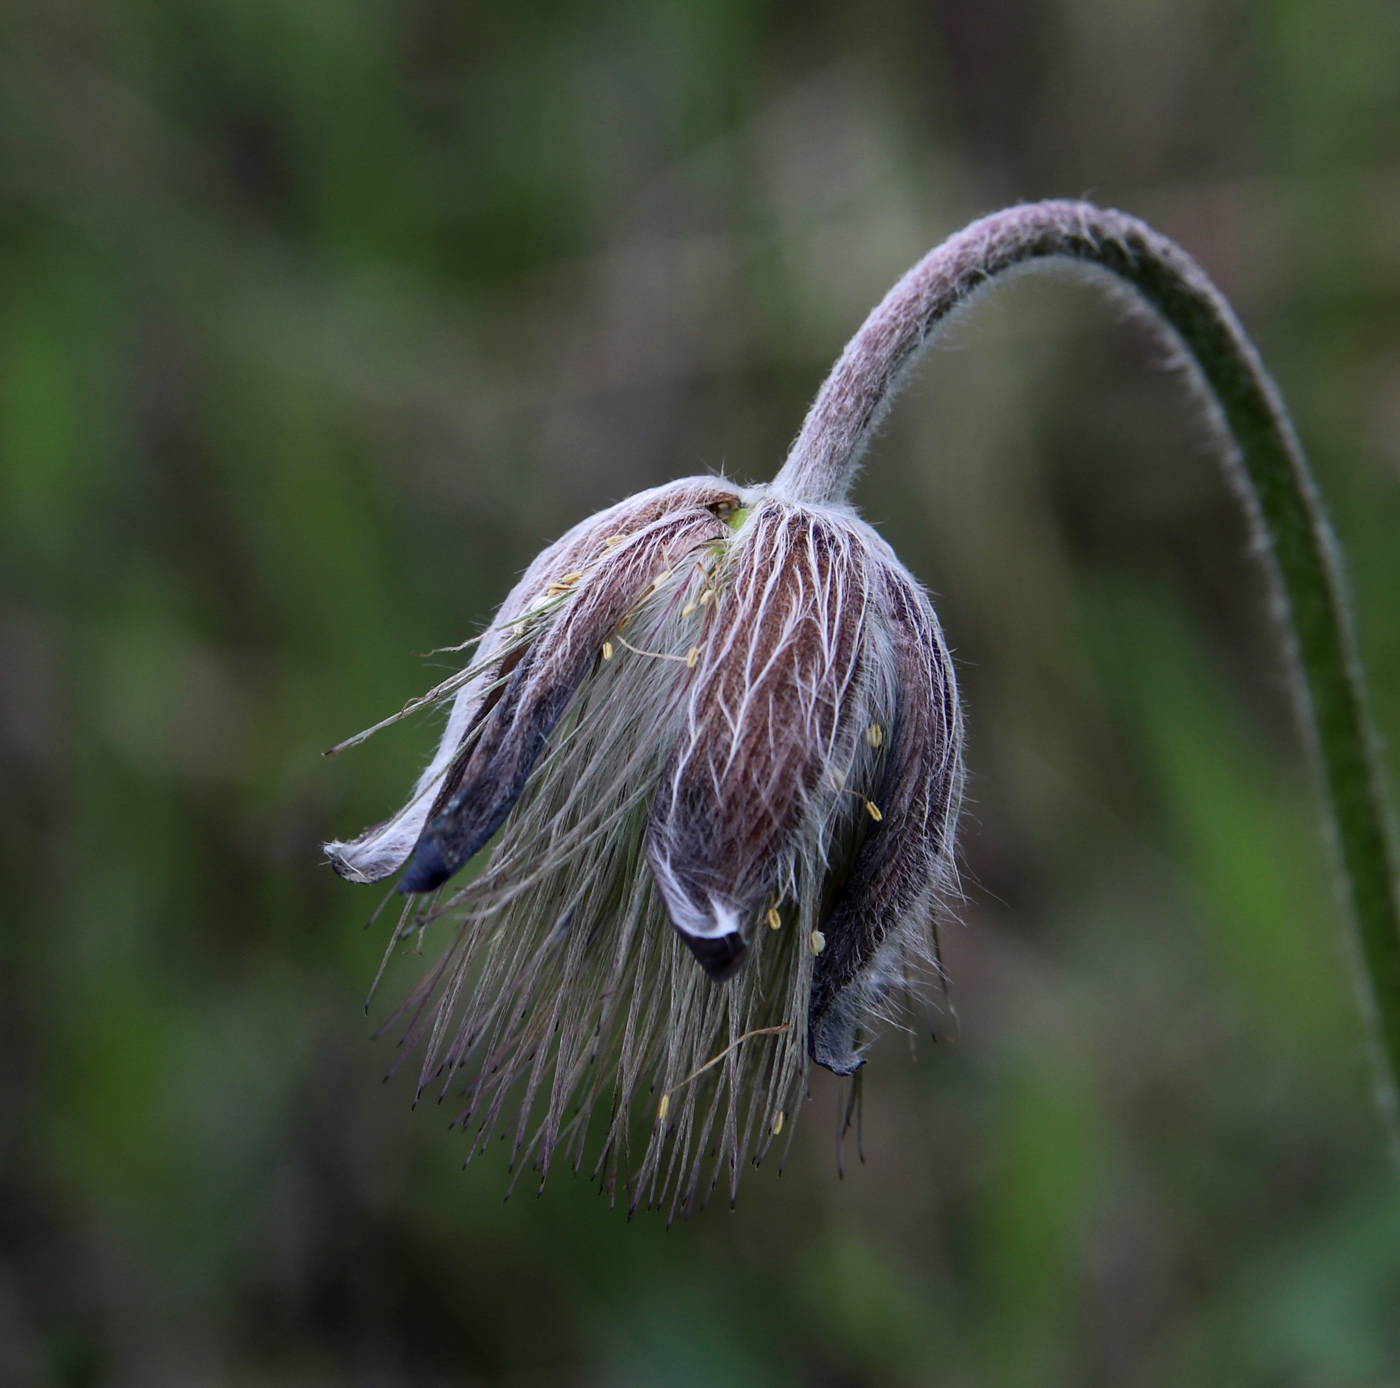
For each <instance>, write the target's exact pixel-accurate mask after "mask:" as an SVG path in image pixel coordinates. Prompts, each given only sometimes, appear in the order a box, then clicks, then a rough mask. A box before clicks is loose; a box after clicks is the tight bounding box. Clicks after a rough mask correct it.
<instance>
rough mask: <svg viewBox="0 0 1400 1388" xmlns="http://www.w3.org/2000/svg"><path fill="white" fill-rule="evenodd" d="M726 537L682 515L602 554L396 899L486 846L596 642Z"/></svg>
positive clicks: (481, 743)
mask: <svg viewBox="0 0 1400 1388" xmlns="http://www.w3.org/2000/svg"><path fill="white" fill-rule="evenodd" d="M711 491H712V493H713V492H714V491H715V489H714V488H713V487H712V488H711ZM719 495H720V496H723V495H724V494H723V493H719ZM713 504H715V503H714V500H713V496H712V498H711V505H713ZM725 533H726V532H725V526H724V523H723V521H721V520H720V519H718V517H717V516H716V515H715V514H714V512H713V510H712V509H709V508H708V507H706V506H697V505H691V506H687V507H685V508H684V509H682V510H680V511H679V512H678V513H671V514H667V515H665V516H664V517H663V518H661V519H659V520H654V521H652V522H651V523H650V524H648V525H646V526H644V527H643V528H642V529H641V530H640V531H637V532H635V533H633V534H631V535H630V536H628V537H627V538H625V539H623V540H621V541H619V542H618V543H617V544H616V546H615V547H612V548H606V549H605V550H604V552H603V553H602V554H601V555H600V556H599V557H598V559H597V562H596V563H595V564H594V565H593V566H592V567H591V568H589V569H588V570H586V571H585V572H583V574H582V576H581V577H580V578H578V579H577V580H576V584H575V586H574V588H573V590H572V592H571V593H569V594H566V595H564V596H565V601H564V602H563V603H562V604H561V606H560V608H559V611H558V613H557V615H555V616H554V617H553V619H552V620H551V621H550V622H549V623H548V624H547V625H546V626H545V627H544V629H543V631H542V632H541V633H540V635H539V636H538V637H537V639H536V640H535V641H534V642H533V643H532V644H531V645H530V647H529V648H528V649H527V650H526V652H525V654H524V656H523V657H522V658H521V660H520V663H519V666H518V667H517V668H516V670H515V671H514V673H513V674H512V675H511V676H510V682H509V684H508V685H507V686H506V688H505V692H504V694H503V695H502V696H501V698H500V700H499V702H498V703H497V705H496V706H495V707H494V708H492V709H491V710H490V711H489V712H488V713H487V714H486V716H485V717H484V718H483V719H482V722H481V725H480V728H479V731H478V734H477V736H476V739H475V741H474V743H473V744H472V745H471V746H470V748H469V749H467V750H466V751H465V755H464V756H463V758H462V760H461V762H460V764H459V765H458V766H457V767H455V768H454V769H453V771H452V772H451V773H450V775H449V777H448V779H447V781H446V783H445V785H444V787H443V790H442V791H441V792H440V794H439V796H438V801H437V804H436V805H435V807H434V809H433V812H432V815H431V817H430V818H429V820H428V823H427V825H426V827H425V828H424V830H423V833H422V836H421V838H420V840H419V842H418V844H417V846H416V847H415V850H414V855H413V859H412V861H411V863H410V864H409V868H408V871H407V873H406V874H405V875H404V879H403V882H402V883H401V884H400V888H399V890H400V891H402V892H406V893H413V892H426V891H431V890H433V889H434V888H436V887H438V886H440V885H441V884H442V883H443V882H444V881H446V880H447V879H448V878H449V877H451V876H452V875H453V874H454V873H455V872H457V871H458V870H459V869H460V868H461V867H462V866H463V865H464V864H465V863H466V862H467V861H468V860H469V859H470V858H471V857H472V856H473V855H474V854H476V853H477V852H478V851H479V850H480V849H481V848H482V847H483V846H484V845H485V844H486V842H487V840H488V839H490V838H491V836H492V835H493V834H494V833H495V832H496V830H497V829H499V828H500V827H501V825H502V824H503V823H504V822H505V818H506V816H507V815H508V814H509V813H510V811H511V808H512V806H514V804H515V802H516V800H517V799H518V798H519V797H520V793H521V791H522V790H523V789H524V788H525V782H526V780H527V778H528V777H529V774H530V770H531V768H532V767H533V766H534V764H535V761H536V759H537V757H538V756H539V754H540V751H541V750H542V749H543V747H544V745H545V740H546V738H547V737H548V736H549V734H550V732H551V730H552V729H553V728H554V725H555V724H556V723H557V722H558V721H559V719H560V717H561V716H562V715H563V713H564V710H565V709H566V708H567V707H568V704H569V702H570V700H571V699H572V698H573V697H574V695H575V694H576V693H577V691H578V688H579V686H580V685H581V684H582V682H583V679H584V677H585V675H587V673H588V672H589V670H590V669H591V668H592V667H593V665H594V663H595V662H596V661H597V659H598V658H599V654H600V652H601V650H602V647H603V643H604V642H605V641H607V640H608V638H609V637H610V636H612V635H613V634H614V633H615V632H616V630H617V628H618V626H619V624H620V623H621V622H622V621H623V620H624V619H625V618H626V617H627V616H628V614H629V613H630V612H631V611H632V610H633V609H634V608H635V607H636V605H637V604H638V603H639V602H640V601H641V600H642V598H644V597H645V596H646V595H647V593H648V592H649V591H651V590H653V589H654V588H655V587H656V586H657V584H658V582H660V581H664V578H665V577H666V576H668V575H669V574H670V572H671V571H672V570H674V568H675V567H676V566H677V565H678V564H680V563H682V562H684V561H685V560H686V558H687V557H688V556H689V555H691V554H692V553H693V552H694V551H695V550H696V549H698V548H703V547H705V546H707V545H711V544H714V543H715V542H716V541H717V540H719V539H720V538H722V536H723V535H724V534H725Z"/></svg>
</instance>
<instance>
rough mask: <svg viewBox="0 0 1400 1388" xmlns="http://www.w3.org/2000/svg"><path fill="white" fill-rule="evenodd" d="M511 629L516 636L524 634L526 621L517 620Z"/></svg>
mask: <svg viewBox="0 0 1400 1388" xmlns="http://www.w3.org/2000/svg"><path fill="white" fill-rule="evenodd" d="M511 631H512V632H513V633H514V634H515V635H516V636H524V635H525V623H524V622H517V623H516V624H515V625H514V626H513V627H511Z"/></svg>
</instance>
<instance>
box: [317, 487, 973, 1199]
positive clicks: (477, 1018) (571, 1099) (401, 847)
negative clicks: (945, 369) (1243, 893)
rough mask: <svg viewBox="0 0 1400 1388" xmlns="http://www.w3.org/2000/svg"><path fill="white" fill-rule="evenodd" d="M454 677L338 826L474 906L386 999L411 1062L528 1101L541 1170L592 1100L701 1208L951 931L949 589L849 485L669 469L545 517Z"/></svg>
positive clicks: (340, 865) (651, 1165) (471, 1114)
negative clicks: (804, 498) (591, 504)
mask: <svg viewBox="0 0 1400 1388" xmlns="http://www.w3.org/2000/svg"><path fill="white" fill-rule="evenodd" d="M449 697H450V698H452V700H453V702H452V706H451V713H450V715H449V717H448V720H447V727H446V730H445V732H444V735H443V738H442V742H441V745H440V746H439V748H438V751H437V754H436V756H435V757H434V758H433V760H432V762H431V764H430V765H429V766H428V768H427V769H426V771H425V772H424V773H423V775H422V777H421V778H420V779H419V783H418V785H417V787H416V788H415V790H414V793H413V795H412V796H411V798H410V799H409V802H408V804H407V805H405V806H404V808H403V809H401V810H400V811H399V812H398V813H397V814H396V815H395V816H394V817H393V818H391V819H389V820H388V821H386V822H385V823H384V824H381V825H379V826H378V827H376V828H374V829H371V830H369V831H368V832H366V833H365V834H362V835H361V836H360V837H359V838H357V839H355V840H353V841H352V842H348V843H332V844H328V845H327V852H328V853H329V855H330V858H331V862H332V863H333V864H334V866H335V868H336V870H337V871H338V872H339V873H340V874H341V875H342V876H344V877H347V878H349V879H350V880H352V881H358V882H373V881H376V880H379V879H381V878H384V877H387V876H388V875H390V874H392V873H394V872H396V871H397V870H398V869H400V868H404V867H405V865H406V868H405V871H404V873H403V876H402V878H401V880H400V890H401V891H403V892H405V893H407V894H410V902H409V905H408V907H407V908H406V911H405V916H404V919H403V921H402V922H401V926H400V929H399V931H398V932H396V935H397V936H398V937H400V938H401V937H403V936H404V935H406V934H408V933H410V932H416V931H421V930H423V929H425V928H426V927H427V926H428V925H430V924H436V923H438V922H442V923H443V924H444V925H446V926H447V927H448V928H449V929H450V930H451V931H452V932H453V933H452V936H451V943H450V944H449V945H448V946H447V947H446V948H445V949H444V950H443V952H442V953H441V955H440V956H439V958H438V960H437V962H436V963H435V965H434V966H433V967H432V968H431V969H430V970H429V971H428V972H427V974H426V975H425V976H424V978H423V979H422V980H421V982H420V983H419V984H418V987H417V988H416V990H415V991H414V992H413V994H412V995H411V996H410V998H409V999H408V1001H407V1002H406V1003H405V1004H404V1005H403V1006H402V1007H401V1008H400V1009H399V1013H398V1014H397V1015H399V1016H400V1017H403V1018H405V1019H406V1023H407V1025H406V1035H405V1040H406V1043H407V1044H408V1045H409V1046H412V1045H413V1044H415V1043H418V1042H422V1043H423V1047H424V1059H423V1069H422V1080H421V1084H422V1085H423V1086H427V1085H430V1084H432V1083H434V1082H435V1081H436V1083H437V1084H438V1085H439V1086H440V1087H441V1089H442V1090H443V1091H444V1092H451V1091H453V1090H454V1089H461V1090H462V1091H463V1093H464V1095H465V1101H464V1105H463V1111H462V1118H463V1121H464V1123H470V1124H471V1125H472V1126H473V1127H474V1128H475V1129H476V1130H477V1131H478V1134H479V1137H480V1140H481V1142H482V1143H484V1142H485V1141H486V1139H487V1138H489V1136H490V1134H491V1132H492V1131H493V1130H494V1129H495V1128H496V1127H497V1124H498V1121H499V1120H500V1119H501V1117H502V1116H503V1114H504V1112H505V1107H506V1105H507V1103H511V1104H513V1106H514V1109H515V1113H516V1117H515V1143H516V1154H517V1156H518V1157H523V1158H525V1159H527V1160H528V1161H530V1162H533V1163H534V1164H535V1165H537V1166H538V1167H539V1168H540V1169H541V1171H542V1172H543V1171H544V1170H546V1169H547V1168H548V1166H549V1164H550V1162H551V1160H552V1159H553V1157H554V1154H555V1152H556V1149H558V1148H559V1146H560V1144H564V1145H565V1146H566V1147H567V1150H568V1153H569V1157H570V1160H571V1161H572V1163H573V1165H574V1166H575V1168H577V1167H578V1166H579V1164H580V1162H581V1161H582V1160H583V1157H584V1152H585V1147H586V1145H587V1140H588V1138H589V1136H590V1133H592V1135H593V1137H594V1139H595V1141H596V1144H597V1148H598V1150H599V1151H600V1152H601V1153H602V1155H601V1157H599V1158H598V1159H597V1170H598V1171H599V1172H600V1173H601V1174H604V1175H605V1176H606V1179H607V1180H608V1182H609V1184H610V1185H614V1184H615V1182H616V1179H617V1174H618V1172H619V1170H621V1171H623V1172H624V1174H625V1175H629V1176H630V1177H631V1185H630V1191H629V1198H630V1201H631V1203H633V1204H635V1203H636V1202H637V1201H638V1200H640V1199H647V1200H649V1201H658V1200H661V1199H663V1198H665V1197H666V1195H667V1193H668V1191H669V1192H670V1195H671V1198H672V1201H673V1204H674V1203H678V1204H679V1206H680V1207H681V1208H688V1207H689V1205H690V1203H691V1202H692V1201H693V1200H694V1198H695V1196H696V1194H697V1192H699V1191H700V1189H701V1185H702V1182H704V1181H705V1180H706V1178H707V1177H708V1180H709V1185H708V1186H707V1187H706V1188H705V1191H704V1193H705V1194H708V1189H709V1188H711V1187H712V1186H713V1184H714V1182H715V1180H717V1179H718V1177H719V1175H720V1174H721V1172H722V1171H723V1170H724V1169H725V1168H726V1167H727V1168H729V1170H730V1172H731V1182H733V1181H736V1180H737V1172H738V1169H739V1165H740V1163H741V1162H742V1160H743V1158H744V1157H745V1155H747V1154H750V1153H752V1154H754V1155H756V1156H761V1155H762V1154H763V1152H764V1151H766V1150H767V1148H768V1146H769V1144H770V1143H771V1141H772V1138H773V1137H774V1136H775V1135H776V1134H777V1133H778V1131H779V1130H780V1129H781V1127H782V1126H783V1122H784V1118H785V1116H786V1115H791V1114H792V1113H793V1112H794V1110H795V1108H796V1106H797V1104H798V1103H799V1102H800V1099H801V1096H802V1092H803V1088H804V1080H805V1074H806V1067H807V1063H808V1059H809V1057H810V1058H811V1059H813V1060H815V1061H817V1062H818V1063H819V1064H821V1065H824V1066H826V1067H827V1068H829V1069H831V1070H834V1071H835V1072H836V1073H838V1074H848V1073H850V1072H852V1071H854V1070H855V1069H856V1068H857V1067H858V1066H859V1065H860V1064H861V1063H862V1057H861V1050H862V1044H863V1041H864V1040H865V1039H866V1038H867V1036H868V1034H869V1032H870V1029H871V1024H872V1022H873V1021H874V1019H875V1018H876V1017H878V1016H880V1015H881V1014H882V1013H884V1012H886V1011H887V1010H888V1009H889V1008H890V1006H891V1005H892V1003H893V1002H894V1000H895V998H896V995H897V994H899V993H900V991H901V990H902V989H903V988H904V987H905V986H906V985H907V984H908V983H909V982H910V981H911V975H912V974H913V973H915V972H917V971H919V970H920V969H921V968H923V967H924V966H925V965H926V964H927V963H928V961H929V959H930V944H931V936H930V933H929V932H930V929H931V920H932V911H933V908H934V906H935V903H936V902H937V901H938V900H939V898H940V896H941V895H942V894H943V893H944V892H945V891H946V890H947V888H948V886H949V883H950V876H951V872H952V858H953V828H954V822H955V819H956V810H957V804H958V797H959V793H960V785H961V761H960V745H961V727H960V718H959V712H958V704H957V695H956V689H955V683H954V676H953V667H952V662H951V659H950V657H949V654H948V651H947V648H946V646H945V645H944V642H943V638H942V636H941V633H940V631H939V627H938V622H937V619H936V618H935V616H934V614H933V610H932V608H931V607H930V605H929V602H928V599H927V597H926V596H925V594H924V592H923V590H922V589H921V588H920V586H919V584H918V583H917V582H916V581H915V580H914V579H913V578H912V577H911V576H910V574H909V573H908V572H907V570H905V568H904V567H903V566H902V565H901V564H900V563H899V561H898V560H897V559H896V558H895V556H894V554H893V553H892V551H891V550H890V549H889V547H888V546H887V545H886V544H885V543H884V541H883V540H881V539H880V538H879V536H878V535H877V534H876V533H875V532H874V531H873V530H872V529H871V528H870V527H869V526H867V525H865V524H864V523H863V522H862V521H860V520H859V519H858V518H857V517H856V516H855V515H854V514H853V513H852V512H851V511H850V510H849V509H848V508H846V507H844V506H826V507H816V506H811V505H802V504H798V503H794V502H790V501H787V500H784V499H783V498H781V497H779V496H777V495H775V494H773V493H772V491H771V490H770V489H768V488H762V487H760V488H752V489H744V488H738V487H735V486H732V485H731V484H729V483H727V482H725V481H724V480H722V479H718V478H697V479H691V480H687V481H681V482H675V483H672V484H670V485H669V486H664V487H659V488H656V489H655V490H653V491H649V492H644V493H642V494H641V495H639V496H636V497H633V498H632V499H631V500H630V501H627V502H624V503H622V504H621V505H619V506H614V507H612V508H611V509H609V510H606V511H604V512H602V513H600V514H599V515H597V516H594V517H593V518H592V519H590V520H588V521H585V522H584V523H583V524H581V525H579V526H576V527H575V528H574V529H573V530H571V531H570V532H569V533H568V534H567V535H565V536H564V537H563V539H561V540H560V541H558V542H557V543H556V544H554V545H552V546H551V547H550V548H549V549H547V550H546V551H545V552H544V553H543V554H542V555H541V556H540V557H539V558H538V559H537V560H536V561H535V563H534V564H532V565H531V567H530V569H529V570H528V571H527V573H526V574H525V576H524V578H522V579H521V581H520V583H519V584H517V586H516V588H515V589H514V591H513V592H512V593H511V594H510V596H509V597H508V598H507V599H506V601H505V604H504V605H503V607H502V608H501V611H500V613H499V614H498V616H497V617H496V619H495V621H494V622H493V623H492V624H491V626H490V628H489V629H488V630H487V631H486V632H485V634H484V635H483V636H482V638H481V639H480V641H479V643H478V645H477V649H476V653H475V658H474V659H473V660H472V662H471V663H470V665H469V666H468V667H467V668H466V669H465V670H463V671H462V672H461V673H460V674H459V675H457V676H456V677H454V679H452V680H449V681H448V682H447V683H446V684H444V685H442V686H440V687H439V689H437V690H435V691H433V693H432V694H431V695H429V696H428V699H429V700H439V699H442V700H445V699H447V698H449ZM498 835H499V838H498V839H497V841H496V842H495V843H494V845H493V846H492V848H491V850H490V853H489V856H487V860H486V862H485V863H484V864H483V865H482V866H481V867H480V869H479V871H477V872H476V873H475V875H470V874H468V873H463V872H462V869H464V868H465V867H467V865H468V864H469V863H473V864H474V860H475V859H476V857H477V855H478V854H481V852H482V850H483V849H485V848H486V847H487V845H488V843H489V842H490V841H491V840H492V839H493V838H496V836H498ZM459 873H461V876H460V877H458V874H459ZM741 1038H745V1039H742V1040H741ZM697 1072H699V1073H698V1074H697ZM643 1096H646V1097H647V1098H648V1100H649V1106H650V1109H651V1114H652V1116H653V1117H654V1118H655V1120H656V1121H654V1122H653V1123H652V1125H651V1128H650V1133H649V1136H648V1139H647V1143H646V1147H645V1150H644V1152H643V1153H642V1156H641V1160H640V1162H638V1163H637V1164H636V1166H635V1169H633V1168H632V1166H631V1162H630V1159H629V1155H628V1153H629V1144H630V1143H631V1142H632V1139H633V1130H632V1125H631V1123H630V1115H631V1112H632V1110H633V1109H634V1108H636V1107H637V1106H638V1101H639V1100H640V1099H641V1098H642V1097H643ZM599 1098H605V1099H606V1117H605V1118H603V1117H601V1116H600V1117H599V1118H598V1119H596V1120H595V1119H594V1117H593V1114H594V1108H595V1104H596V1101H597V1100H598V1099H599ZM711 1152H713V1153H714V1154H715V1156H714V1159H713V1162H712V1164H711V1165H710V1166H708V1167H707V1166H706V1157H707V1154H708V1153H711Z"/></svg>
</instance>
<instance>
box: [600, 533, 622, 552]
mask: <svg viewBox="0 0 1400 1388" xmlns="http://www.w3.org/2000/svg"><path fill="white" fill-rule="evenodd" d="M626 538H627V536H626V535H609V536H608V538H607V539H606V540H604V541H603V543H604V544H605V545H606V546H607V547H608V548H609V549H613V548H615V547H616V546H618V545H620V544H621V543H622V542H623V541H624V540H625V539H626Z"/></svg>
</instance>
